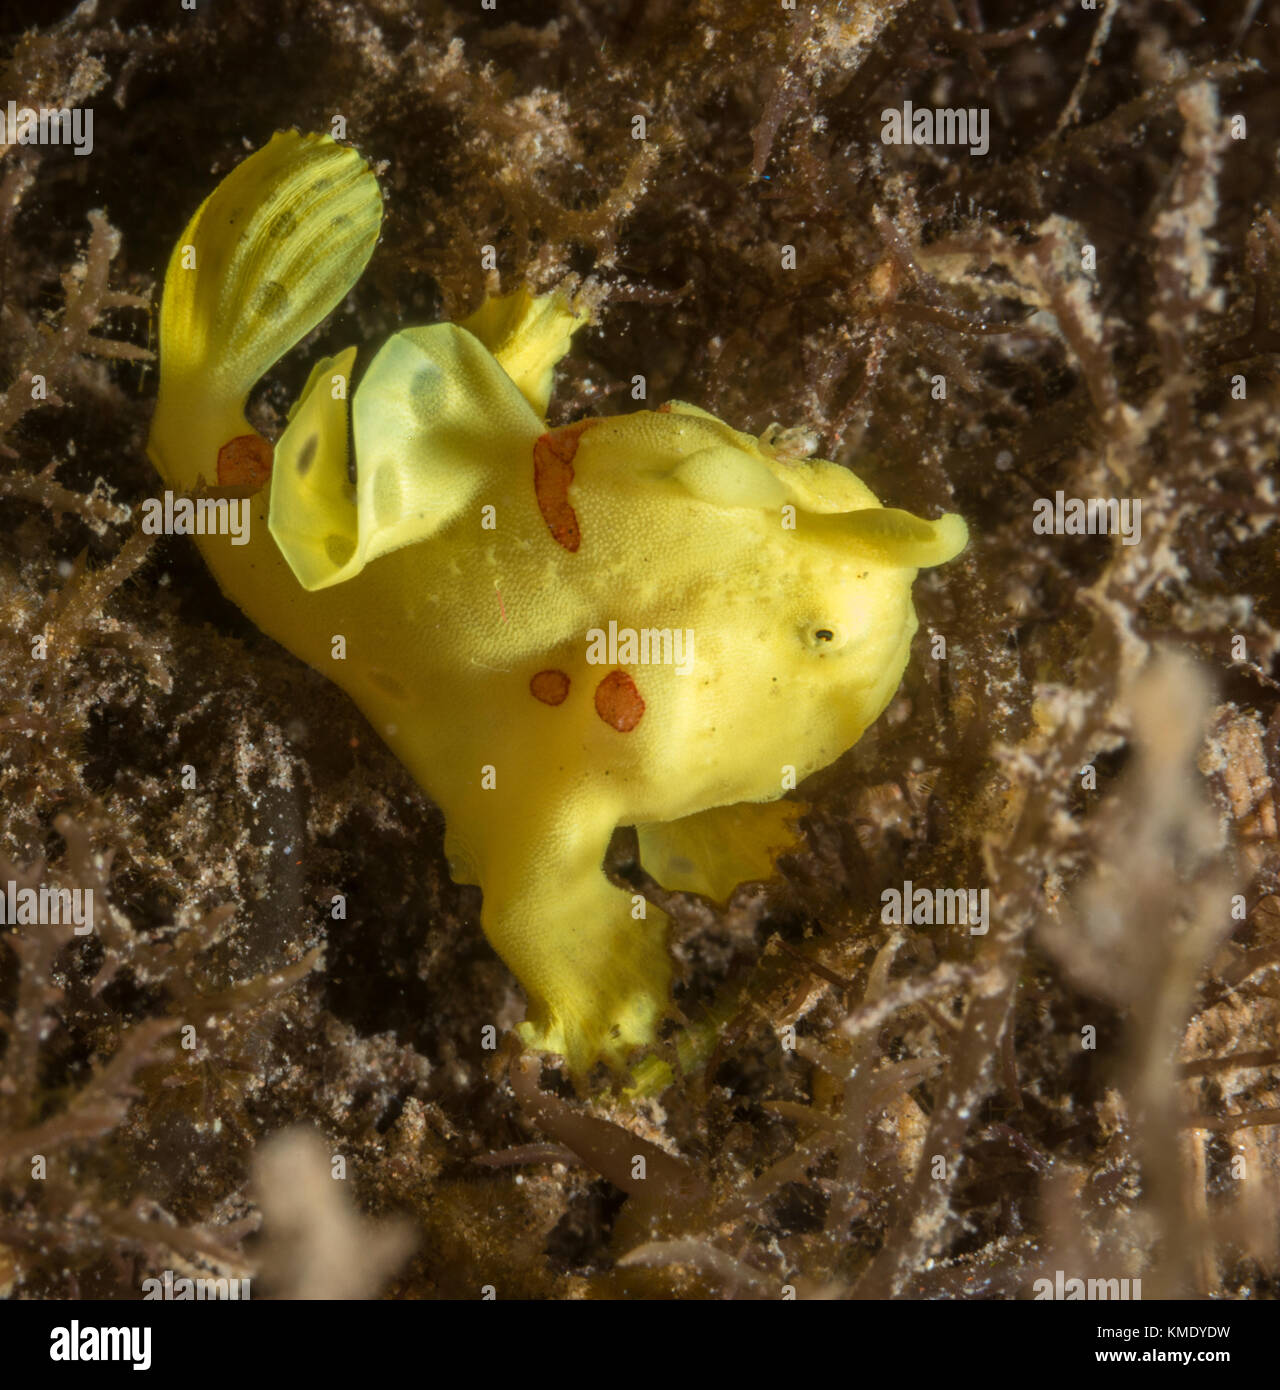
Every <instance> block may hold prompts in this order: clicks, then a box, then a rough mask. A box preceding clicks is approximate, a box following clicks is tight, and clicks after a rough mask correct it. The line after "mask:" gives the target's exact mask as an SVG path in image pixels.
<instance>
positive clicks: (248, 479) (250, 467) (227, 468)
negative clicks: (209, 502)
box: [218, 434, 274, 488]
mask: <svg viewBox="0 0 1280 1390" xmlns="http://www.w3.org/2000/svg"><path fill="white" fill-rule="evenodd" d="M273 454H274V450H273V449H272V447H271V445H270V444H268V443H267V441H266V440H265V439H263V437H262V436H261V435H260V434H239V435H237V436H236V437H235V438H234V439H228V440H227V442H226V443H225V444H224V445H223V446H222V448H221V449H219V450H218V486H219V487H248V488H260V487H261V486H262V485H263V483H265V482H266V481H267V479H268V478H269V477H270V476H271V460H272V457H273Z"/></svg>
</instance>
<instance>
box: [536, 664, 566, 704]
mask: <svg viewBox="0 0 1280 1390" xmlns="http://www.w3.org/2000/svg"><path fill="white" fill-rule="evenodd" d="M529 689H530V691H532V693H533V698H534V699H535V700H541V701H542V703H543V704H544V705H562V704H564V702H565V698H566V697H567V696H568V694H569V677H568V676H566V675H565V673H564V672H563V671H539V672H538V674H537V675H536V676H534V678H533V679H532V680H531V681H530V682H529Z"/></svg>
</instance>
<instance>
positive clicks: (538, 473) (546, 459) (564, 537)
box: [533, 420, 595, 554]
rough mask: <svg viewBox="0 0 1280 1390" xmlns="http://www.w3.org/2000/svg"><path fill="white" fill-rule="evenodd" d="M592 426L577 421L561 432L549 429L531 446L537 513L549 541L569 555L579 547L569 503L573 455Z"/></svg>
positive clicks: (589, 422)
mask: <svg viewBox="0 0 1280 1390" xmlns="http://www.w3.org/2000/svg"><path fill="white" fill-rule="evenodd" d="M593 424H595V421H594V420H579V421H578V423H577V424H576V425H566V426H565V427H564V429H561V430H548V431H547V433H546V434H544V435H541V436H540V437H539V438H538V441H537V442H536V443H535V444H534V446H533V491H534V494H535V496H536V497H537V499H538V510H539V511H540V512H541V513H542V519H543V521H545V522H546V523H547V529H548V530H549V531H550V532H551V536H552V539H553V540H554V541H555V543H556V544H557V545H562V546H564V548H565V549H566V550H567V551H569V552H570V553H571V554H572V553H575V552H576V551H577V549H578V547H579V546H580V545H581V544H582V531H581V529H580V528H579V526H578V514H577V513H576V512H575V511H574V510H573V506H572V505H571V504H570V502H569V484H570V483H571V482H573V456H574V454H576V453H577V452H578V439H579V436H580V435H581V434H582V431H583V430H585V429H587V428H588V427H589V426H591V425H593Z"/></svg>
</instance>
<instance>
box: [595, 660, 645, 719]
mask: <svg viewBox="0 0 1280 1390" xmlns="http://www.w3.org/2000/svg"><path fill="white" fill-rule="evenodd" d="M596 713H597V714H598V715H599V716H600V718H601V719H603V720H604V722H605V723H606V724H608V726H609V727H610V728H611V729H617V731H618V732H619V733H620V734H629V733H630V732H631V730H632V729H634V728H635V726H636V725H637V724H638V723H639V722H640V716H641V715H642V714H643V713H644V701H643V700H642V699H641V698H640V692H639V691H638V690H637V689H636V683H635V681H633V680H632V679H631V677H630V676H629V675H627V673H626V672H625V671H610V672H609V674H608V675H607V676H606V677H605V678H604V680H602V681H601V682H600V684H599V685H598V686H596Z"/></svg>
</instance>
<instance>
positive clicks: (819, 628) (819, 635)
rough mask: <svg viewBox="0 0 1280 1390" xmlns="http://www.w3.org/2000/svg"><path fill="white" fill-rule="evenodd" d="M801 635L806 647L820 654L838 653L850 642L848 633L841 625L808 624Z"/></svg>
mask: <svg viewBox="0 0 1280 1390" xmlns="http://www.w3.org/2000/svg"><path fill="white" fill-rule="evenodd" d="M801 634H802V636H803V639H804V644H805V646H806V647H808V648H809V650H810V651H813V652H819V653H822V652H834V651H838V650H839V649H840V648H841V647H843V646H844V644H845V643H846V642H847V641H848V640H849V636H848V633H847V632H846V631H845V630H844V628H843V627H842V626H841V625H840V624H839V623H824V622H815V623H806V624H805V625H804V627H803V628H802V629H801Z"/></svg>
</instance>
